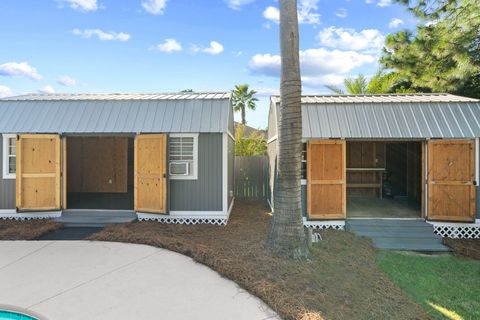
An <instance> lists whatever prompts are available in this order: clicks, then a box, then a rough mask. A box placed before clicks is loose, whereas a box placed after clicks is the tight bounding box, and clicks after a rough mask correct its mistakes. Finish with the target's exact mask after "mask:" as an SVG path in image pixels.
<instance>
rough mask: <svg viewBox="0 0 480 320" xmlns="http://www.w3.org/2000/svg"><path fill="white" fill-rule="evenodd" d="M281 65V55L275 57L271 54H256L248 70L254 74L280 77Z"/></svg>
mask: <svg viewBox="0 0 480 320" xmlns="http://www.w3.org/2000/svg"><path fill="white" fill-rule="evenodd" d="M280 65H281V60H280V56H279V55H273V54H270V53H266V54H256V55H254V56H253V57H252V58H251V59H250V61H249V62H248V69H250V71H252V72H253V73H258V74H263V75H267V76H271V77H279V76H280Z"/></svg>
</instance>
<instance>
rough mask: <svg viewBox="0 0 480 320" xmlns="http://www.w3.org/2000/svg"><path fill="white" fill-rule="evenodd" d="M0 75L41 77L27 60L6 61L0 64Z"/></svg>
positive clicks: (34, 78) (38, 78)
mask: <svg viewBox="0 0 480 320" xmlns="http://www.w3.org/2000/svg"><path fill="white" fill-rule="evenodd" d="M0 76H5V77H27V78H30V79H33V80H41V79H42V78H43V77H42V76H41V75H40V74H39V73H38V72H37V69H35V68H34V67H32V66H30V65H29V64H28V63H27V62H7V63H4V64H0Z"/></svg>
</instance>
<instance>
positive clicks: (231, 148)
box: [227, 137, 235, 206]
mask: <svg viewBox="0 0 480 320" xmlns="http://www.w3.org/2000/svg"><path fill="white" fill-rule="evenodd" d="M227 172H228V193H227V194H228V205H229V206H230V204H231V203H232V200H233V186H234V175H235V141H234V140H233V139H232V138H231V137H228V171H227Z"/></svg>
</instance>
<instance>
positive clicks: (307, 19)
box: [298, 0, 320, 24]
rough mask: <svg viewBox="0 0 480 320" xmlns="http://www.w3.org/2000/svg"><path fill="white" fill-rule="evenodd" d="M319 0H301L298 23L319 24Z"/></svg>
mask: <svg viewBox="0 0 480 320" xmlns="http://www.w3.org/2000/svg"><path fill="white" fill-rule="evenodd" d="M317 10H318V0H300V1H299V4H298V23H305V24H319V23H320V14H319V13H317V12H316V11H317Z"/></svg>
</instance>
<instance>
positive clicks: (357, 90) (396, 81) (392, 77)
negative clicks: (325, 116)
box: [326, 71, 415, 94]
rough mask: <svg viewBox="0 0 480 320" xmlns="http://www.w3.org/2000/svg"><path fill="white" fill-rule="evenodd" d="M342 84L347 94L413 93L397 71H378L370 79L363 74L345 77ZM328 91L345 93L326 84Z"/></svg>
mask: <svg viewBox="0 0 480 320" xmlns="http://www.w3.org/2000/svg"><path fill="white" fill-rule="evenodd" d="M343 85H344V86H345V88H346V89H347V94H375V93H413V92H415V91H413V90H412V89H405V87H403V86H402V82H401V80H400V78H399V76H398V74H397V73H394V72H390V73H383V72H382V71H378V72H377V73H376V74H375V75H374V76H373V77H372V78H371V79H370V81H367V78H365V76H364V75H363V74H359V75H358V76H357V77H356V78H346V79H344V80H343ZM326 87H327V88H328V89H329V90H330V91H332V92H334V93H336V94H345V91H343V89H341V88H339V87H337V86H332V85H327V86H326Z"/></svg>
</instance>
